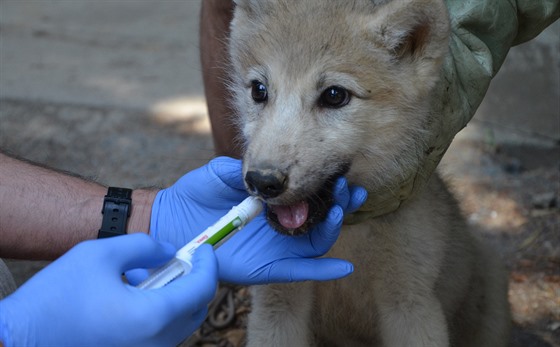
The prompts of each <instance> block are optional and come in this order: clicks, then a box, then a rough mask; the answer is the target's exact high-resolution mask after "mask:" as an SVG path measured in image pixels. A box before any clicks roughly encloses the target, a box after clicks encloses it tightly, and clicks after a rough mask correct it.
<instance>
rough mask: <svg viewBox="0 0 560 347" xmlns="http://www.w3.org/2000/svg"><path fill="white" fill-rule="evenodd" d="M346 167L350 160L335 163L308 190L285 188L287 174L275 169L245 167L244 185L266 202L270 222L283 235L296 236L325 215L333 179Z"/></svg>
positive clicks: (333, 182)
mask: <svg viewBox="0 0 560 347" xmlns="http://www.w3.org/2000/svg"><path fill="white" fill-rule="evenodd" d="M332 165H333V164H332V163H331V169H332ZM335 165H336V164H335ZM349 169H350V162H349V161H348V162H345V161H343V162H338V165H336V166H335V169H334V170H333V171H334V173H333V174H331V175H330V176H327V177H326V179H325V180H324V181H323V184H322V185H320V186H319V187H318V188H315V189H313V190H309V191H305V190H303V191H299V190H298V191H296V190H293V191H286V182H288V181H289V177H288V176H286V175H285V174H282V173H281V172H279V171H278V170H274V169H266V170H265V169H260V170H258V169H253V170H247V171H246V174H245V184H246V186H247V190H248V191H249V193H250V194H252V195H254V196H258V197H260V198H261V199H262V200H264V202H265V203H266V216H267V219H268V222H269V223H270V225H271V226H272V227H273V228H274V229H276V230H277V231H278V232H280V233H282V234H286V235H294V236H296V235H301V234H305V233H306V232H308V231H309V230H310V229H311V228H312V227H314V226H315V225H316V224H318V223H320V222H322V221H323V220H324V219H325V218H326V216H327V214H328V212H329V209H330V208H331V207H332V205H333V202H334V197H333V190H334V185H335V182H336V181H337V179H338V178H339V177H341V176H343V175H345V174H346V173H347V172H348V170H349ZM331 172H332V171H331ZM288 196H289V197H290V198H287V197H288Z"/></svg>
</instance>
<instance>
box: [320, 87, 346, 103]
mask: <svg viewBox="0 0 560 347" xmlns="http://www.w3.org/2000/svg"><path fill="white" fill-rule="evenodd" d="M349 102H350V92H349V91H348V90H346V89H344V88H342V87H339V86H330V87H328V88H327V89H325V90H324V91H323V93H322V94H321V96H320V97H319V106H321V107H326V108H340V107H343V106H346V105H348V103H349Z"/></svg>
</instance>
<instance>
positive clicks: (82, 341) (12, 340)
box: [0, 234, 217, 347]
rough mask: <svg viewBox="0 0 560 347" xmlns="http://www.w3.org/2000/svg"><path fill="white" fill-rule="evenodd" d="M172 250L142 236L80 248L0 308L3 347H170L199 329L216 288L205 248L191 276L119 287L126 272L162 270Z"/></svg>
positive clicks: (208, 249) (195, 260)
mask: <svg viewBox="0 0 560 347" xmlns="http://www.w3.org/2000/svg"><path fill="white" fill-rule="evenodd" d="M174 254H175V249H174V247H173V246H171V245H169V244H167V245H164V244H160V243H158V242H155V241H154V240H153V239H151V238H150V237H148V236H146V235H144V234H132V235H127V236H120V237H115V238H110V239H104V240H96V241H87V242H83V243H81V244H79V245H77V246H76V247H74V248H72V249H71V250H70V251H69V252H68V253H66V254H65V255H63V256H62V257H61V258H59V259H58V260H56V261H55V262H54V263H52V264H51V265H49V266H47V267H46V268H45V269H43V270H42V271H40V272H39V273H37V274H36V275H35V276H34V277H32V278H31V279H30V280H29V281H27V282H26V283H25V284H24V285H23V286H22V287H20V288H19V289H18V290H17V291H16V292H15V293H13V294H12V295H10V296H8V297H7V298H6V299H4V300H2V301H0V340H2V341H3V343H4V346H6V347H11V346H15V345H17V346H37V345H44V346H47V345H48V346H86V345H87V346H109V345H111V346H114V345H117V346H125V345H130V346H144V345H145V346H176V345H177V344H179V343H180V342H181V341H182V340H183V339H185V338H186V337H187V336H188V335H190V334H191V333H192V332H193V331H194V330H195V329H197V328H198V326H199V325H200V324H201V323H202V322H203V320H204V318H205V316H206V313H207V304H208V302H209V301H210V300H211V299H212V298H213V296H214V294H215V291H216V286H217V262H216V258H215V257H214V255H213V251H212V249H211V247H210V246H209V245H204V247H201V248H199V249H198V250H197V252H196V253H195V255H194V258H193V270H192V272H191V273H190V274H189V275H187V276H184V277H181V278H179V279H177V280H175V281H174V282H172V283H171V284H169V285H167V286H165V287H163V288H160V289H155V290H141V289H137V288H134V287H132V286H130V285H128V284H125V283H124V282H123V281H122V278H121V274H122V273H123V272H124V271H125V270H128V269H132V268H151V267H156V266H161V265H163V264H164V263H165V262H166V261H168V260H169V259H170V258H171V257H172V256H173V255H174Z"/></svg>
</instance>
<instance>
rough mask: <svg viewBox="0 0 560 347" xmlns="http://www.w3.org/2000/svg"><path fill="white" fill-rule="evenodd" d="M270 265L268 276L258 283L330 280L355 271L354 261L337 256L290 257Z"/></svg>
mask: <svg viewBox="0 0 560 347" xmlns="http://www.w3.org/2000/svg"><path fill="white" fill-rule="evenodd" d="M269 266H270V269H269V271H268V278H267V279H263V281H260V282H258V283H269V282H270V283H276V282H301V281H330V280H335V279H339V278H342V277H346V276H348V275H350V274H351V273H352V272H353V271H354V266H353V265H352V263H350V262H348V261H345V260H341V259H336V258H318V259H301V258H289V259H283V260H279V261H277V262H275V263H273V264H270V265H269Z"/></svg>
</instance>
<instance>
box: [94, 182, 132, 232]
mask: <svg viewBox="0 0 560 347" xmlns="http://www.w3.org/2000/svg"><path fill="white" fill-rule="evenodd" d="M131 209H132V189H128V188H116V187H109V189H108V190H107V195H105V199H104V200H103V209H102V210H101V213H102V214H103V222H102V223H101V229H99V234H98V235H97V238H98V239H102V238H105V237H112V236H119V235H124V234H126V223H127V222H128V217H129V216H130V211H131Z"/></svg>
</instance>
